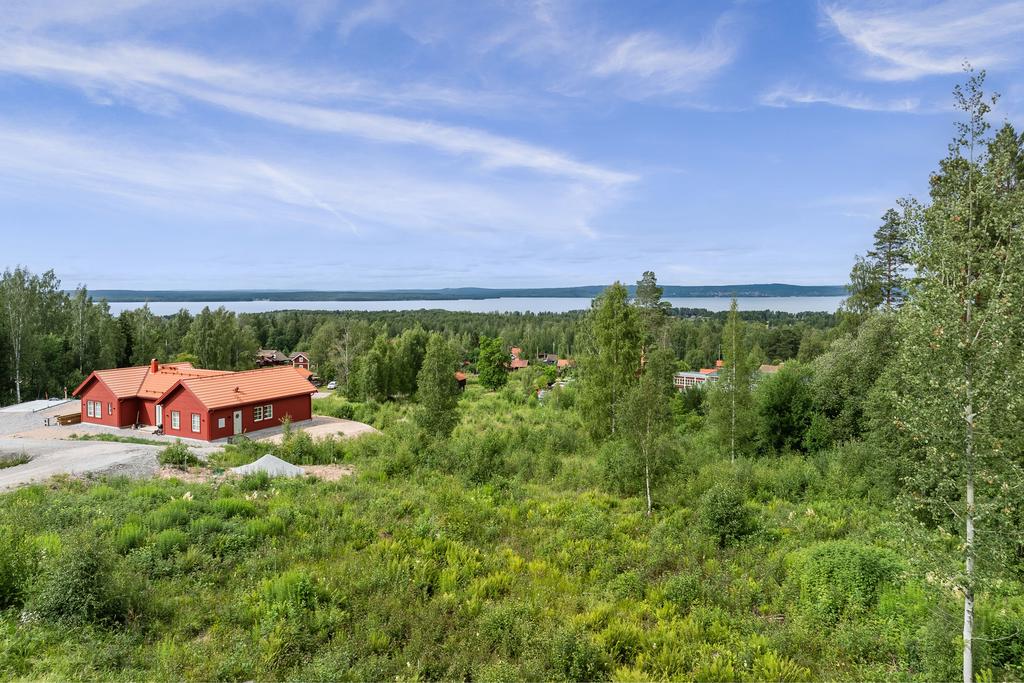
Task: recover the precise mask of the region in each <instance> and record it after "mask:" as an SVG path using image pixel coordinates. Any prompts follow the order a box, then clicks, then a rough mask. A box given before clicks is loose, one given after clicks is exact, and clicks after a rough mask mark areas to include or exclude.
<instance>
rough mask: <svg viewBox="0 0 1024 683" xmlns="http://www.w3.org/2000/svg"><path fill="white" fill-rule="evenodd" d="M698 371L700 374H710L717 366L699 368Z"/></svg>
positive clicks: (716, 369) (716, 370) (715, 370)
mask: <svg viewBox="0 0 1024 683" xmlns="http://www.w3.org/2000/svg"><path fill="white" fill-rule="evenodd" d="M699 372H700V374H702V375H710V374H711V373H713V372H718V368H701V369H700V370H699Z"/></svg>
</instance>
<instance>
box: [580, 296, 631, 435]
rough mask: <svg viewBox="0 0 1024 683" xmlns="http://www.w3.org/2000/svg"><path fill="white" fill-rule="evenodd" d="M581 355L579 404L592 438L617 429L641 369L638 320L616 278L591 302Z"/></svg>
mask: <svg viewBox="0 0 1024 683" xmlns="http://www.w3.org/2000/svg"><path fill="white" fill-rule="evenodd" d="M584 330H585V332H584V334H583V339H582V341H581V347H582V351H583V353H582V354H581V357H580V358H579V378H580V385H581V389H580V395H579V407H580V412H581V414H582V415H583V417H584V420H585V423H586V425H587V429H588V430H589V431H590V434H591V435H592V436H593V437H594V438H595V439H604V438H607V437H609V436H612V435H614V434H616V430H617V429H618V427H619V422H620V421H621V419H622V412H623V411H624V409H625V406H626V397H627V395H628V394H629V390H630V388H631V387H632V386H633V385H634V384H635V383H636V373H637V371H638V370H639V368H640V334H641V330H640V324H639V322H638V320H637V316H636V312H635V311H634V309H633V307H632V306H630V305H629V292H628V290H627V289H626V288H625V287H624V286H623V285H622V284H620V283H618V282H616V283H615V284H613V285H611V286H610V287H608V289H606V290H605V291H604V292H602V293H601V295H600V296H598V297H597V298H596V299H594V301H593V303H592V304H591V308H590V313H589V314H588V316H587V320H586V325H585V328H584Z"/></svg>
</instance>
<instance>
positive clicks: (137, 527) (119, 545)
mask: <svg viewBox="0 0 1024 683" xmlns="http://www.w3.org/2000/svg"><path fill="white" fill-rule="evenodd" d="M145 540H146V528H145V527H144V526H142V525H141V524H139V523H138V522H126V523H124V524H122V525H121V527H120V528H119V529H118V530H117V532H115V533H114V548H115V549H116V550H117V552H119V553H121V554H122V555H123V554H124V553H126V552H128V551H129V550H132V549H134V548H138V547H139V546H141V545H142V544H143V543H144V542H145Z"/></svg>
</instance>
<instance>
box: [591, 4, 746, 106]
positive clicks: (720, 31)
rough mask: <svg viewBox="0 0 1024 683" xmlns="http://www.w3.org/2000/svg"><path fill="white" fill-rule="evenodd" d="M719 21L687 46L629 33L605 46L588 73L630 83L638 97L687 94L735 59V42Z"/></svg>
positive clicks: (642, 34)
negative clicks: (706, 35)
mask: <svg viewBox="0 0 1024 683" xmlns="http://www.w3.org/2000/svg"><path fill="white" fill-rule="evenodd" d="M725 23H727V22H719V24H717V25H716V26H715V28H714V30H713V31H712V32H711V35H710V36H708V37H707V38H705V39H704V40H702V41H700V42H698V43H693V44H687V43H683V42H680V41H672V40H669V39H667V38H666V37H665V36H663V35H660V34H658V33H654V32H650V31H648V32H642V33H633V34H631V35H629V36H626V37H625V38H616V39H613V40H611V41H609V42H608V43H607V46H606V50H607V51H606V53H605V54H604V55H603V56H601V57H600V58H599V59H598V60H597V61H596V63H595V64H594V65H593V67H592V69H591V72H592V73H593V74H594V75H596V76H601V77H613V76H614V77H622V78H623V79H628V80H629V81H631V82H632V83H633V84H634V86H635V88H634V92H636V93H639V94H647V95H655V94H674V93H687V92H691V91H693V90H695V89H696V88H698V87H700V86H701V85H703V84H704V83H706V82H707V81H708V80H710V79H711V78H712V77H714V76H715V75H717V74H718V72H719V71H721V70H722V69H723V68H725V67H726V66H728V65H729V64H731V63H732V62H733V60H734V59H735V57H736V52H737V46H736V43H735V41H734V40H733V39H732V38H731V37H729V38H727V37H726V36H725V35H724V34H725V28H724V27H723V25H724V24H725Z"/></svg>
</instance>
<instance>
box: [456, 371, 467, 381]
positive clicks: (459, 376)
mask: <svg viewBox="0 0 1024 683" xmlns="http://www.w3.org/2000/svg"><path fill="white" fill-rule="evenodd" d="M455 379H456V380H458V381H459V382H463V381H465V379H466V373H464V372H456V373H455Z"/></svg>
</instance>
